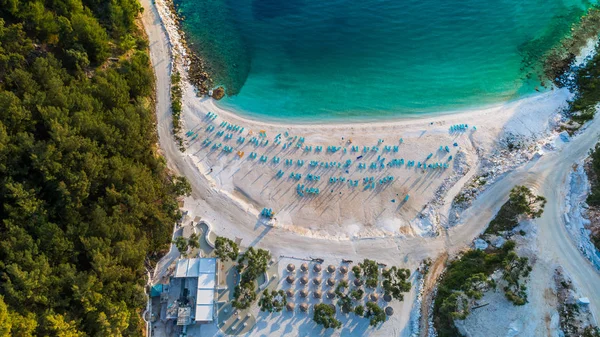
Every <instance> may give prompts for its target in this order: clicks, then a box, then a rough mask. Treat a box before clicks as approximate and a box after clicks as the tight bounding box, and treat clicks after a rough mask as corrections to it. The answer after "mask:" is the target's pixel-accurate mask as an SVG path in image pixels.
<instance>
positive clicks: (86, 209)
mask: <svg viewBox="0 0 600 337" xmlns="http://www.w3.org/2000/svg"><path fill="white" fill-rule="evenodd" d="M141 11H142V8H141V7H140V5H139V3H138V2H137V0H111V1H101V0H0V336H62V337H67V336H142V335H143V330H144V323H143V320H142V319H141V313H142V310H143V309H144V308H145V304H146V300H145V296H144V286H145V278H146V265H148V264H149V263H151V261H152V258H153V257H156V256H157V255H158V254H159V253H160V252H161V251H163V250H164V249H165V248H166V247H167V246H168V244H169V241H170V237H171V229H172V226H173V224H174V222H175V221H176V220H177V219H178V217H179V210H178V205H177V197H178V196H179V195H182V194H186V193H188V192H189V185H188V184H187V183H186V181H185V180H184V179H181V178H177V177H171V176H169V174H168V172H167V170H166V165H165V161H164V159H163V158H161V157H160V156H159V155H158V153H157V145H156V144H157V136H156V130H155V122H154V111H153V106H154V105H153V98H152V95H153V81H154V77H153V74H152V70H151V67H150V64H149V56H148V53H147V42H146V41H145V37H144V34H143V30H142V29H141V28H140V27H141V25H140V23H139V17H140V13H141Z"/></svg>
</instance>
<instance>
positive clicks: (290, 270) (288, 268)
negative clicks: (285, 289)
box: [287, 263, 296, 273]
mask: <svg viewBox="0 0 600 337" xmlns="http://www.w3.org/2000/svg"><path fill="white" fill-rule="evenodd" d="M294 270H296V266H295V265H294V264H292V263H290V264H288V265H287V271H289V272H290V273H291V272H293V271H294Z"/></svg>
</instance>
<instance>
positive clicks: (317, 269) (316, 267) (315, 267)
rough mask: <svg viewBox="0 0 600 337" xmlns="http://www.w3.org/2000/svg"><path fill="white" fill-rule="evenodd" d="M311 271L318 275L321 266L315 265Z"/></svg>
mask: <svg viewBox="0 0 600 337" xmlns="http://www.w3.org/2000/svg"><path fill="white" fill-rule="evenodd" d="M313 271H314V272H315V273H320V272H321V265H320V264H318V263H317V264H315V266H314V267H313Z"/></svg>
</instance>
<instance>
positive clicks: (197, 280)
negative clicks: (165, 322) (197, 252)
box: [173, 258, 217, 325]
mask: <svg viewBox="0 0 600 337" xmlns="http://www.w3.org/2000/svg"><path fill="white" fill-rule="evenodd" d="M173 278H174V281H176V282H177V281H179V282H181V288H180V290H181V294H187V296H185V295H182V296H181V297H186V298H188V299H191V300H190V301H189V304H188V305H189V311H188V310H184V311H180V312H181V313H182V314H185V315H186V316H187V315H189V318H188V319H186V318H184V319H179V318H178V320H177V322H178V325H189V324H194V323H198V324H206V323H212V322H213V321H214V318H215V291H216V286H217V260H216V259H215V258H192V259H181V260H179V261H177V266H176V268H175V275H174V276H173ZM181 297H180V299H181ZM180 299H179V300H180Z"/></svg>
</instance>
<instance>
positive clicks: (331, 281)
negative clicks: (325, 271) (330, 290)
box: [327, 277, 335, 287]
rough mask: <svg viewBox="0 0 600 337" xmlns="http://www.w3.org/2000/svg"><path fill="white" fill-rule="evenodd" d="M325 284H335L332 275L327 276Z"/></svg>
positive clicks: (331, 285)
mask: <svg viewBox="0 0 600 337" xmlns="http://www.w3.org/2000/svg"><path fill="white" fill-rule="evenodd" d="M327 285H328V286H330V287H333V286H334V285H335V279H334V278H333V277H330V278H328V279H327Z"/></svg>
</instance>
